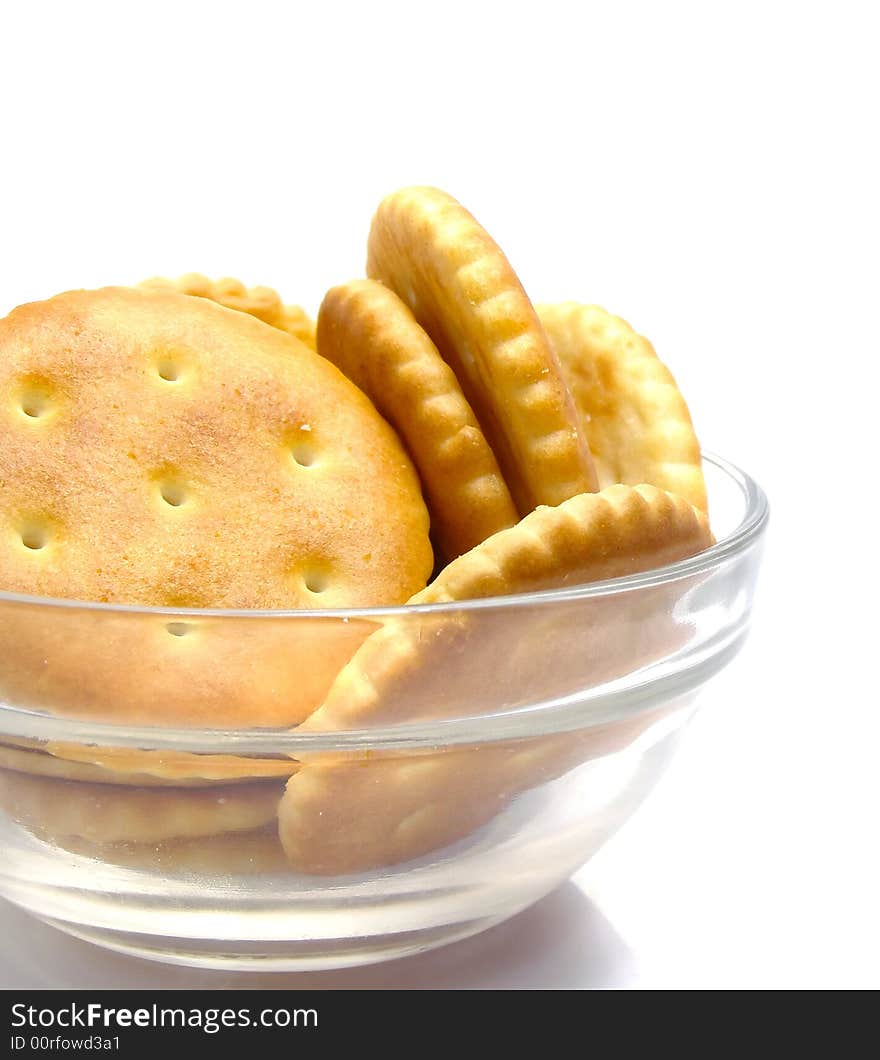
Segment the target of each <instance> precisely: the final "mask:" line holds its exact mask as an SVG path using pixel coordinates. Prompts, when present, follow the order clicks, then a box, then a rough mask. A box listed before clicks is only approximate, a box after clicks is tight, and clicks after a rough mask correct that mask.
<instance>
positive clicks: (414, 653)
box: [303, 485, 713, 731]
mask: <svg viewBox="0 0 880 1060" xmlns="http://www.w3.org/2000/svg"><path fill="white" fill-rule="evenodd" d="M712 540H713V539H712V535H711V533H710V531H709V526H708V522H707V520H706V517H705V515H703V513H701V512H699V511H698V510H696V509H695V508H693V507H692V506H691V505H690V504H688V503H687V502H686V501H684V500H682V499H681V498H680V497H676V496H674V495H672V494H669V493H666V492H664V491H663V490H659V489H657V488H656V487H654V486H647V485H646V486H636V487H631V486H622V485H617V486H611V487H609V488H607V489H605V490H603V491H602V492H601V493H584V494H580V495H579V496H577V497H573V498H571V500H568V501H565V502H563V503H562V504H560V505H558V506H557V507H555V508H547V507H545V508H539V509H537V510H536V511H535V512H533V513H532V514H531V515H529V516H527V517H526V518H525V519H523V520H522V521H521V522H520V523H519V524H518V525H517V526H515V527H512V528H511V529H510V530H504V531H502V532H501V533H499V534H496V535H495V536H494V537H492V538H490V539H489V540H488V541H485V542H483V544H481V545H479V546H477V547H476V548H475V549H473V550H472V551H471V552H469V553H467V554H466V555H464V556H462V557H460V558H459V559H457V560H455V561H454V562H453V563H450V564H449V566H448V567H446V568H445V569H444V570H443V571H442V572H441V573H440V575H439V576H438V577H437V578H436V579H435V580H434V581H433V582H432V583H431V585H429V586H428V588H427V589H425V590H423V591H422V592H420V593H418V594H417V595H416V596H414V597H413V598H412V599H411V600H410V601H409V603H410V604H411V605H414V606H416V605H419V604H446V603H454V602H458V601H467V600H473V599H480V598H485V597H494V596H505V595H510V594H512V593H531V592H536V591H540V590H544V589H561V588H575V587H577V586H578V585H582V584H585V583H588V582H597V581H604V580H606V579H609V578H617V577H622V576H625V575H629V574H635V573H638V572H640V571H646V570H652V569H654V568H658V567H663V566H665V565H666V564H669V563H674V562H675V561H677V560H680V559H683V558H685V557H687V556H690V555H693V554H694V553H696V552H699V551H701V550H702V549H705V548H707V547H708V546H709V545H710V544H712ZM657 610H658V605H657V597H656V595H652V593H650V592H648V593H643V594H634V595H633V596H632V597H623V598H622V602H621V600H620V599H610V600H609V599H608V598H604V597H598V598H595V599H592V600H588V601H576V602H574V603H568V602H565V601H562V602H560V603H554V604H553V606H552V607H546V606H542V605H540V604H534V605H532V606H523V607H522V608H518V609H511V608H499V609H498V610H497V612H493V611H492V610H491V609H487V610H483V611H480V610H476V611H474V613H473V614H472V615H468V614H466V613H465V612H456V611H452V612H450V613H443V612H441V613H439V614H438V613H436V612H433V613H432V612H428V613H425V614H421V615H419V614H415V613H414V614H412V615H404V616H403V617H401V618H393V619H390V620H389V621H387V622H386V624H385V625H384V626H383V628H382V629H379V630H377V631H376V632H375V633H374V634H373V635H372V636H370V637H369V638H368V639H367V640H366V641H365V642H364V644H363V645H362V647H361V648H360V649H359V650H358V652H357V653H356V654H355V656H354V657H353V658H352V660H351V662H350V663H349V664H348V665H347V666H346V667H345V668H344V669H343V670H342V671H341V672H340V673H339V676H338V677H337V678H336V680H335V681H334V683H333V686H332V687H331V689H330V692H329V693H328V696H327V698H326V700H325V701H324V703H323V704H322V705H321V707H320V708H319V709H318V710H316V711H315V712H314V713H313V714H312V715H311V716H310V717H309V718H308V719H307V720H306V721H305V722H304V724H303V727H304V728H306V729H309V730H320V731H337V730H341V729H352V728H353V729H358V728H363V727H365V726H372V725H387V724H396V723H399V722H410V721H414V720H420V719H428V718H436V717H441V716H445V717H461V716H467V715H469V714H470V713H476V714H485V713H489V712H492V711H495V710H500V709H510V707H511V706H512V705H517V703H518V702H529V701H532V700H533V698H534V696H535V695H537V694H539V693H540V692H541V691H543V693H544V696H550V695H563V694H567V693H568V692H571V691H574V690H576V689H580V688H583V687H585V685H584V681H585V680H586V679H587V678H588V677H589V676H590V675H593V677H594V678H595V677H597V676H598V679H599V680H606V679H607V678H608V676H610V674H611V673H612V672H614V673H618V674H619V673H625V672H627V669H626V668H627V667H628V668H629V669H636V668H637V667H638V665H640V662H641V659H640V652H639V651H637V650H635V649H637V648H639V647H642V648H643V649H648V648H649V647H653V645H652V639H651V637H650V636H649V635H648V633H649V632H650V627H651V625H652V620H653V617H654V616H655V614H656V612H657ZM661 617H662V618H663V623H664V624H665V618H666V612H665V610H664V611H662V614H661ZM642 636H644V638H645V643H644V644H640V637H642ZM665 636H666V633H665V631H664V637H665ZM573 637H574V638H576V639H575V640H574V641H573V640H572V638H573ZM577 638H581V640H583V639H584V638H586V641H587V643H586V645H585V644H584V643H579V644H578V650H577V651H573V644H574V643H578V641H577ZM590 639H593V640H595V641H596V642H597V643H598V644H600V645H601V650H600V651H597V650H595V649H592V648H590V646H589V640H590ZM616 645H617V647H615V646H616ZM496 651H497V652H498V659H502V658H503V660H504V665H503V666H499V665H498V664H497V663H496V662H493V661H492V657H493V655H494V653H495V652H496ZM646 653H647V652H646V651H645V650H643V651H642V652H641V656H642V657H644V655H645V654H646ZM621 667H624V669H621ZM591 683H593V684H595V683H597V681H596V680H595V679H594V680H592V681H591ZM508 697H513V698H508Z"/></svg>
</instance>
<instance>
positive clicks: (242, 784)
mask: <svg viewBox="0 0 880 1060" xmlns="http://www.w3.org/2000/svg"><path fill="white" fill-rule="evenodd" d="M366 271H367V277H368V278H365V279H358V280H354V281H351V282H349V283H345V284H342V285H340V286H338V287H334V288H333V289H331V290H330V291H328V292H327V295H326V296H325V298H324V301H323V303H322V305H321V307H320V311H319V313H318V316H317V321H316V323H315V322H313V321H312V320H311V319H310V318H309V316H308V315H307V314H306V313H305V311H304V310H302V309H300V308H299V307H297V306H291V305H285V304H284V303H283V302H282V300H281V298H280V297H279V295H278V294H277V293H276V292H275V291H274V290H272V289H271V288H267V287H254V288H246V287H245V286H244V285H243V284H241V283H240V282H238V281H236V280H221V281H217V282H213V281H211V280H209V279H207V278H206V277H204V276H201V275H197V274H191V275H189V276H185V277H183V278H181V279H180V280H174V281H172V280H165V279H161V278H160V279H153V280H148V281H146V282H144V283H142V284H140V285H139V286H137V287H113V288H104V289H102V290H97V291H71V292H68V293H65V294H61V295H58V296H56V297H54V298H51V299H49V300H48V301H44V302H37V303H31V304H29V305H24V306H20V307H19V308H18V309H16V310H14V311H13V312H12V313H11V314H10V315H9V316H8V317H6V318H5V319H4V320H2V321H0V434H2V438H3V445H2V448H0V590H5V591H7V592H11V593H14V594H22V598H21V599H20V600H17V601H14V602H13V601H10V602H6V603H4V604H3V605H2V611H0V696H2V697H3V698H4V699H6V700H7V701H9V702H12V703H16V704H19V705H25V706H30V707H33V708H35V709H40V710H44V711H51V712H53V713H58V714H65V715H68V716H71V717H75V718H78V719H83V718H86V719H88V718H92V719H100V720H102V721H113V722H116V723H120V724H132V723H136V724H139V725H144V724H149V725H163V726H171V727H174V728H187V727H201V728H213V729H216V728H238V729H243V728H263V729H282V730H283V729H288V728H290V727H292V726H300V727H301V728H302V729H303V730H308V731H321V732H336V731H342V730H351V729H369V728H371V727H374V726H386V725H397V724H407V723H410V722H414V721H430V720H434V719H438V718H443V717H447V718H448V717H463V716H468V715H474V714H486V713H493V712H497V711H500V710H505V709H509V708H510V707H511V706H512V705H514V706H515V705H517V704H518V703H528V702H532V703H534V702H538V701H541V700H543V699H547V698H552V697H553V696H557V695H566V694H568V693H570V692H572V691H573V690H576V689H582V688H585V687H588V686H589V685H590V684H597V683H599V682H600V681H603V680H607V679H609V678H610V677H614V676H617V675H620V674H622V673H627V672H630V671H632V670H633V669H636V668H638V667H639V666H641V665H644V664H645V663H646V662H647V661H650V660H651V659H652V658H657V657H658V656H660V655H663V654H664V653H668V652H669V651H670V650H674V649H675V648H676V647H677V646H679V643H680V637H681V635H682V634H681V630H680V628H679V627H677V626H676V624H675V622H674V621H673V620H672V619H671V617H670V611H671V603H672V601H670V600H669V599H667V598H665V597H664V596H663V593H664V592H665V591H666V590H663V589H655V590H652V591H651V592H652V594H653V595H651V594H648V595H643V596H641V597H640V600H639V602H638V604H633V603H632V602H630V603H628V604H625V605H622V604H621V603H620V601H619V600H614V598H607V599H604V600H603V599H602V598H599V599H598V600H594V601H590V602H585V601H580V602H578V601H576V600H573V601H570V602H569V603H564V602H561V603H560V604H559V605H558V606H555V608H554V609H553V610H550V609H548V608H546V607H545V608H540V607H535V608H533V609H532V608H529V607H522V606H520V607H517V608H504V607H502V608H496V609H489V610H483V611H481V610H479V609H476V610H474V611H473V613H469V612H468V609H455V608H454V607H453V608H446V609H441V610H440V611H439V612H438V611H431V610H430V609H428V610H423V609H421V608H419V607H417V606H416V607H415V608H414V610H413V611H412V612H411V613H409V612H407V611H405V610H404V611H401V612H399V613H398V614H396V615H392V616H391V617H389V618H387V619H384V620H381V621H380V620H379V619H377V618H371V617H369V616H367V617H365V616H363V615H355V616H351V617H349V616H341V617H340V616H335V617H334V616H328V618H327V619H322V618H321V616H320V614H319V612H321V611H322V610H327V609H330V610H331V611H332V612H338V611H340V610H342V609H350V608H374V607H380V606H386V605H403V604H408V605H425V604H438V603H441V604H455V603H456V602H465V601H468V600H475V599H481V598H489V597H498V596H506V595H510V594H520V593H532V592H536V591H540V590H547V589H559V588H565V587H573V586H577V585H581V584H584V583H588V582H593V581H598V580H603V579H607V578H614V577H619V576H623V575H628V574H634V573H637V572H640V571H645V570H649V569H653V568H655V567H660V566H663V565H665V564H668V563H672V562H675V561H677V560H680V559H683V558H685V557H687V556H689V555H692V554H694V553H696V552H699V551H700V550H702V549H705V548H707V547H708V546H709V545H711V544H712V536H711V533H710V530H709V525H708V521H707V515H706V507H707V506H706V492H705V486H704V483H703V477H702V470H701V460H700V449H699V445H698V443H697V439H696V436H695V434H694V430H693V427H692V423H691V418H690V415H689V413H688V409H687V406H686V404H685V402H684V400H683V398H682V396H681V394H680V393H679V391H678V388H677V386H676V384H675V381H674V380H673V378H672V376H671V374H670V373H669V371H668V370H667V369H666V367H665V366H664V365H663V364H662V363H661V362H660V360H659V359H658V358H657V355H656V354H655V352H654V350H653V349H652V347H651V345H650V344H649V343H648V342H647V340H645V339H644V338H642V337H641V336H640V335H638V334H636V333H635V332H634V331H633V330H632V329H631V328H630V327H629V325H628V324H626V323H625V322H624V321H623V320H621V319H620V318H618V317H615V316H612V315H611V314H609V313H607V312H605V311H604V310H602V309H599V308H598V307H596V306H591V305H580V304H576V303H562V304H558V305H546V306H537V307H535V306H533V305H532V303H531V302H530V301H529V298H528V296H527V295H526V293H525V291H524V290H523V288H522V285H521V284H520V282H519V280H518V279H517V277H516V274H515V273H514V271H513V269H512V268H511V266H510V264H509V263H508V261H507V259H506V258H505V256H504V254H503V253H502V251H501V250H500V248H499V247H498V246H497V244H496V243H495V242H494V241H493V240H492V238H491V237H490V236H489V235H488V234H487V232H486V231H485V230H484V229H483V228H482V227H481V226H480V224H479V223H478V222H477V221H476V220H475V219H474V217H473V216H472V215H471V214H470V213H468V211H467V210H465V209H464V207H463V206H461V205H460V204H459V203H458V202H457V201H456V200H455V199H453V198H452V197H451V196H449V195H447V194H445V193H444V192H442V191H439V190H437V189H433V188H422V187H417V188H408V189H404V190H402V191H399V192H396V193H394V194H392V195H390V196H388V197H387V198H386V199H385V200H384V201H383V202H382V203H381V204H380V206H379V208H378V210H377V212H376V215H375V217H374V219H373V223H372V227H371V230H370V235H369V240H368V254H367V269H366ZM31 597H43V598H50V600H51V601H53V602H52V603H50V604H46V603H43V604H40V605H38V604H36V603H34V602H33V601H32V600H30V599H28V598H31ZM63 600H66V601H79V602H83V603H92V604H94V603H98V604H103V605H140V606H141V607H143V606H144V605H146V606H147V607H150V608H161V609H163V610H161V611H155V612H154V611H146V612H144V611H141V612H140V613H129V612H127V611H125V610H124V609H123V610H120V609H119V608H118V607H114V606H104V607H94V606H91V607H88V606H81V607H77V606H76V605H75V604H70V605H69V606H59V601H63ZM192 608H196V609H221V610H225V611H230V610H231V611H235V612H237V614H236V615H229V614H226V615H223V616H211V615H205V614H198V615H197V616H194V615H192V614H191V613H189V612H188V609H192ZM640 608H641V611H640V610H639V609H640ZM266 611H268V612H277V611H298V612H302V611H307V612H309V613H314V617H307V616H306V615H302V614H301V615H297V617H296V618H295V619H291V618H287V619H284V618H279V617H275V616H272V615H263V616H258V615H256V614H255V612H266ZM646 616H650V618H651V621H649V622H646V621H645V618H646ZM658 616H659V617H658ZM645 724H647V722H646V721H645V720H644V719H642V720H641V721H639V722H637V723H629V724H628V725H627V726H625V727H623V728H621V727H620V726H618V727H616V728H615V727H612V728H611V729H610V730H609V729H607V727H606V729H605V730H601V731H599V730H596V729H595V728H593V729H590V730H586V729H585V730H584V732H583V733H582V734H580V735H579V736H578V737H576V738H573V737H572V736H571V734H568V735H567V736H566V737H565V738H560V737H550V736H545V737H540V738H535V739H530V740H526V741H520V742H519V743H510V742H506V743H503V744H498V745H491V744H489V745H486V746H481V747H479V748H469V747H466V748H457V749H455V750H437V751H434V752H432V753H422V754H418V755H415V756H413V755H411V756H409V757H408V758H406V759H400V758H395V757H393V756H381V755H379V756H372V757H369V756H368V757H366V758H364V757H358V756H357V755H354V754H347V755H341V754H338V755H328V754H323V755H320V756H313V757H307V758H306V759H304V760H302V761H296V762H293V761H291V760H290V759H289V758H286V757H285V756H283V755H280V754H279V755H277V756H272V755H269V756H266V757H265V758H262V759H254V758H243V757H238V756H204V755H195V754H186V753H183V752H178V753H174V754H170V753H169V754H165V753H160V752H157V751H149V750H136V749H135V750H124V749H121V748H118V749H114V748H108V747H97V746H90V745H84V744H69V743H68V744H39V745H38V744H35V743H33V742H25V741H14V740H8V741H7V742H5V743H4V744H2V745H0V766H2V767H3V768H2V771H0V795H2V799H3V803H4V805H5V806H6V808H7V810H8V812H9V813H11V814H12V815H13V816H14V817H15V818H16V819H17V820H18V821H20V822H22V823H23V824H25V825H26V826H27V827H29V828H30V829H32V830H34V831H37V832H39V833H40V834H42V835H43V836H45V837H48V838H51V839H52V840H53V841H55V842H65V843H67V844H68V845H70V844H73V845H74V846H76V845H79V846H81V845H82V844H84V843H85V844H91V846H90V849H91V850H92V851H93V850H94V849H95V848H100V850H101V851H102V852H103V855H107V856H110V852H112V851H115V852H116V855H115V856H120V857H121V856H122V855H121V853H120V851H121V850H122V846H124V849H125V851H126V854H125V856H126V857H127V858H130V857H131V856H132V854H131V851H132V848H134V849H135V850H137V849H138V848H139V846H140V845H143V849H144V850H147V849H150V850H152V851H155V849H156V844H157V843H162V844H165V847H164V848H163V849H165V852H166V853H165V855H164V856H166V857H167V858H169V859H170V861H171V862H173V863H178V862H180V861H181V860H183V861H187V860H188V862H189V863H191V862H192V861H193V859H195V862H197V863H198V864H199V865H203V866H204V865H220V866H221V867H222V866H226V868H227V869H229V870H230V871H231V870H232V868H231V867H233V866H234V867H235V869H236V871H238V869H240V868H241V866H242V865H248V866H254V865H256V866H259V867H269V868H271V869H272V870H273V871H274V870H275V869H276V868H277V867H278V866H279V865H280V864H282V863H284V864H288V865H290V866H292V867H293V868H294V869H297V870H299V871H303V872H310V873H327V874H340V873H350V872H358V871H364V870H367V869H370V868H373V867H375V866H379V865H386V864H391V863H396V862H400V861H406V860H409V859H412V858H413V857H417V856H420V855H423V854H425V853H427V852H429V851H432V850H436V849H438V848H440V847H443V846H444V845H446V844H448V843H450V842H452V841H453V840H455V839H457V838H459V837H460V836H462V835H466V834H468V833H469V832H472V831H473V830H474V829H476V828H478V827H479V826H480V825H481V824H483V823H484V822H485V821H486V820H488V819H489V818H490V817H492V816H494V815H495V814H497V813H498V812H499V811H500V809H501V808H503V806H504V805H505V804H506V803H507V802H508V801H509V800H510V799H511V798H512V797H513V796H515V795H516V794H517V793H518V792H520V791H523V790H525V789H527V788H530V787H533V786H535V785H537V784H540V783H542V782H544V781H545V780H548V779H551V778H552V777H554V776H558V775H559V774H560V773H563V772H565V771H566V770H569V769H571V768H573V767H574V766H575V765H578V764H579V763H581V762H584V761H585V760H587V759H589V758H591V757H595V756H596V755H598V754H605V753H608V752H609V751H610V750H614V749H617V748H619V747H622V746H626V745H627V743H629V742H631V741H632V740H633V739H634V738H635V737H636V736H637V735H638V733H639V732H640V731H641V729H642V728H644V726H645ZM120 845H122V846H120Z"/></svg>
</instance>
